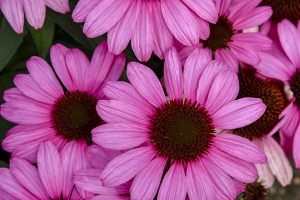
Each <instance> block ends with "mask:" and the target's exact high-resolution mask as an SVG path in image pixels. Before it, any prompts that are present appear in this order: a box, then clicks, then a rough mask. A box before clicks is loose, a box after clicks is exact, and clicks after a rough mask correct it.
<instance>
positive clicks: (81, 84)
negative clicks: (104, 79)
mask: <svg viewBox="0 0 300 200" xmlns="http://www.w3.org/2000/svg"><path fill="white" fill-rule="evenodd" d="M66 64H67V67H68V69H69V72H70V75H71V77H72V79H73V81H74V84H75V86H76V89H77V90H80V91H84V89H85V73H86V70H87V68H88V66H89V60H88V58H87V57H86V56H85V54H84V53H83V52H82V51H80V50H79V49H70V50H68V51H67V52H66Z"/></svg>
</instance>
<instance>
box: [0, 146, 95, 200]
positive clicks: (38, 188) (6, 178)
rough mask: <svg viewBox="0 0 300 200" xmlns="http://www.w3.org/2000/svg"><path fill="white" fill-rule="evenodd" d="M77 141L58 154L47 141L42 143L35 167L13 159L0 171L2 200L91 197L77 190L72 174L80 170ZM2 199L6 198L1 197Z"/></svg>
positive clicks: (80, 158) (82, 156) (26, 162)
mask: <svg viewBox="0 0 300 200" xmlns="http://www.w3.org/2000/svg"><path fill="white" fill-rule="evenodd" d="M75 143H76V142H75V141H73V142H70V143H68V144H67V145H66V146H65V147H64V148H63V149H62V151H61V152H60V153H59V152H58V150H57V149H56V147H55V146H54V145H53V144H52V143H51V142H50V141H47V142H42V143H41V144H40V146H39V148H38V155H37V165H38V168H36V167H35V166H33V165H32V164H31V163H29V162H28V161H27V160H24V159H22V158H18V157H13V158H11V159H10V169H7V168H0V189H1V190H0V194H1V198H2V197H3V195H4V197H5V196H9V198H8V199H55V200H60V199H72V200H75V199H78V200H80V199H87V198H88V199H89V198H91V197H92V196H93V194H91V193H89V192H86V191H84V190H81V189H77V188H76V187H75V185H74V183H73V181H72V172H73V171H74V170H77V169H79V168H81V167H82V166H80V165H81V164H82V163H84V162H82V160H83V159H85V158H84V154H78V153H79V152H78V149H76V148H74V147H76V144H75ZM4 199H5V198H4Z"/></svg>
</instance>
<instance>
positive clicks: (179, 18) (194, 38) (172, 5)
mask: <svg viewBox="0 0 300 200" xmlns="http://www.w3.org/2000/svg"><path fill="white" fill-rule="evenodd" d="M161 9H162V14H163V17H164V19H165V22H166V24H167V26H168V28H169V29H170V31H171V32H172V34H173V35H174V37H175V38H176V39H177V40H178V41H179V42H181V43H183V44H185V45H187V46H193V45H196V44H197V43H198V40H199V29H198V27H197V23H196V22H197V19H196V18H195V16H194V14H193V13H192V12H191V11H190V10H189V9H188V8H187V7H186V6H185V5H184V4H183V3H181V1H172V0H165V1H161Z"/></svg>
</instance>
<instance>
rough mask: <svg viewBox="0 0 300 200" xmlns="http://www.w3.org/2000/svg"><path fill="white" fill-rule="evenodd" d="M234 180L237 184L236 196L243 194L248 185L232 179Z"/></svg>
mask: <svg viewBox="0 0 300 200" xmlns="http://www.w3.org/2000/svg"><path fill="white" fill-rule="evenodd" d="M232 181H233V182H234V184H235V191H236V196H238V195H239V194H241V193H242V192H244V191H245V190H246V185H245V184H244V183H243V182H241V181H238V180H236V179H232Z"/></svg>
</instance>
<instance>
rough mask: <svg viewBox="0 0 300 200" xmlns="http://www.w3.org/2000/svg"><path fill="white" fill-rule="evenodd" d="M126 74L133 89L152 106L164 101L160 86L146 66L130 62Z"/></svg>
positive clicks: (159, 104)
mask: <svg viewBox="0 0 300 200" xmlns="http://www.w3.org/2000/svg"><path fill="white" fill-rule="evenodd" d="M127 76H128V79H129V81H130V83H131V84H132V85H133V87H135V89H136V90H137V91H138V92H139V93H140V94H141V95H142V96H143V97H144V98H145V99H147V100H148V101H149V102H150V103H151V104H152V105H153V106H155V107H160V106H161V105H162V104H164V103H165V102H166V99H165V95H164V91H163V89H162V86H161V84H160V82H159V80H158V78H157V77H156V75H155V74H154V72H153V71H152V70H151V69H149V68H148V67H146V66H144V65H142V64H139V63H135V62H130V63H129V64H128V67H127Z"/></svg>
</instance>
